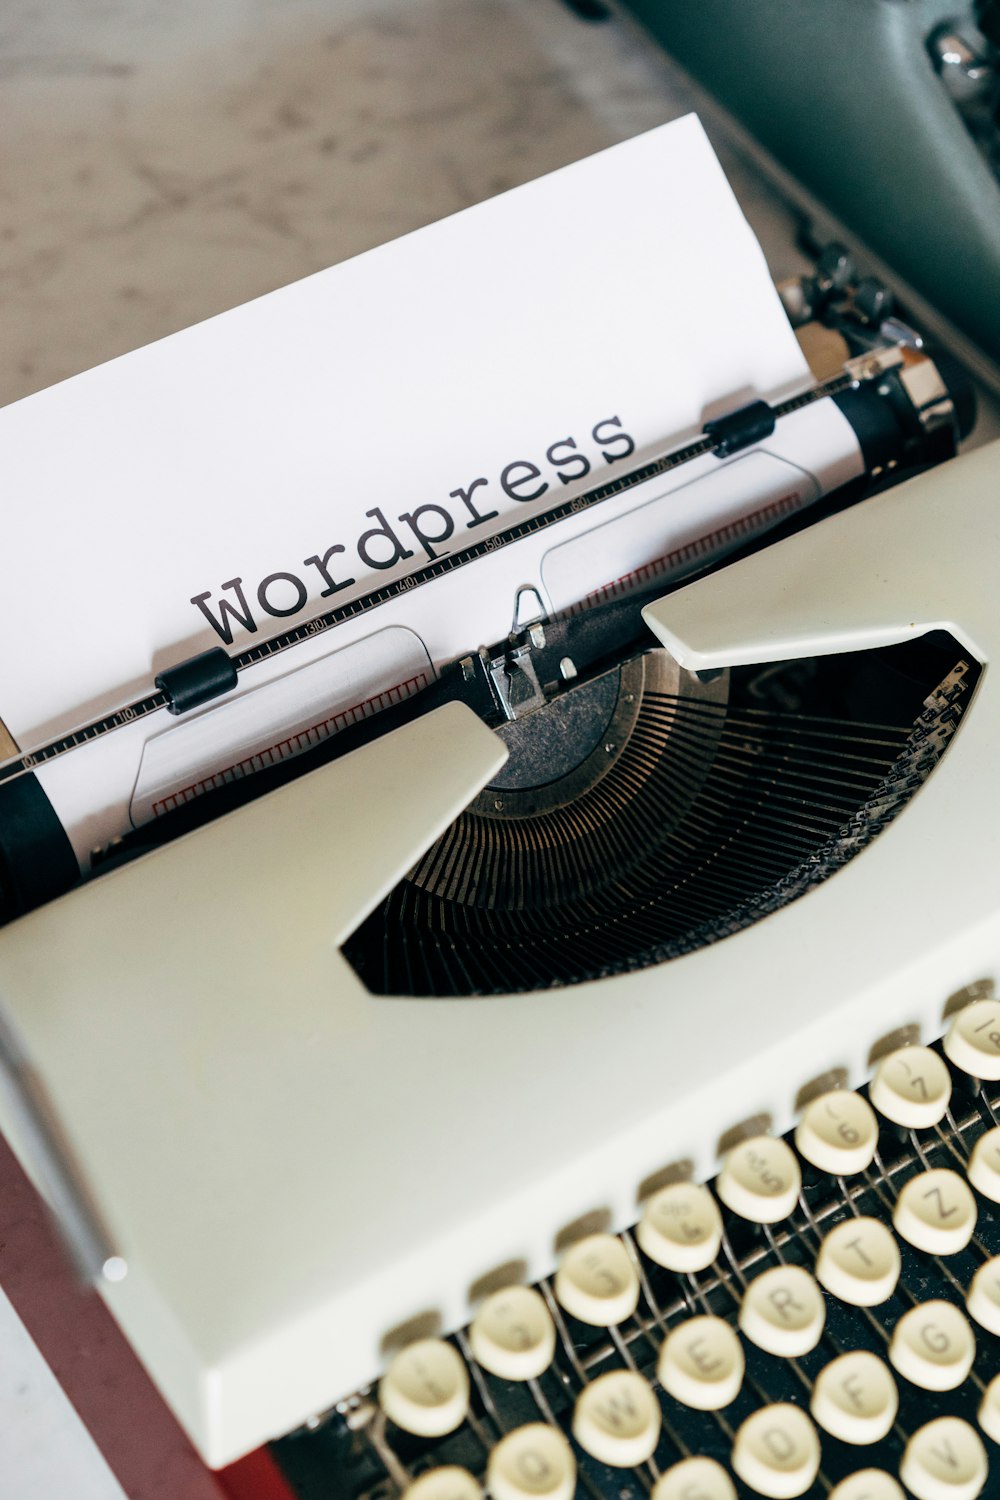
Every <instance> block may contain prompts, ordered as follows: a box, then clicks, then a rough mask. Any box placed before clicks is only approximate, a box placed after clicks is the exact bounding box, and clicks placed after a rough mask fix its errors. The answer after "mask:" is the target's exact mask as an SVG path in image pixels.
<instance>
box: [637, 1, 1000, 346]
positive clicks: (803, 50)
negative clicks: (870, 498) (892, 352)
mask: <svg viewBox="0 0 1000 1500" xmlns="http://www.w3.org/2000/svg"><path fill="white" fill-rule="evenodd" d="M624 8H626V9H628V10H631V11H633V12H634V13H635V15H636V16H637V17H638V19H639V20H640V21H641V22H642V24H643V25H644V26H645V27H647V28H648V29H649V31H650V32H651V33H652V34H653V35H654V36H655V37H656V38H657V39H658V40H659V41H660V42H661V43H662V44H663V46H664V47H665V48H666V49H667V50H668V52H669V53H670V54H671V55H672V57H674V58H675V59H676V60H677V61H678V62H679V63H680V64H681V65H682V66H683V67H684V68H685V69H686V70H688V71H689V72H690V74H691V75H692V76H693V77H694V78H695V79H697V80H698V81H699V83H700V84H701V85H703V86H704V87H705V88H706V89H707V90H708V91H709V94H710V95H711V96H712V98H714V99H715V100H717V101H719V103H720V104H721V105H722V106H723V107H724V108H725V109H726V110H727V111H729V112H730V114H731V117H732V118H733V119H734V120H736V121H738V122H739V123H740V125H741V126H743V127H745V128H746V129H748V130H749V132H750V134H751V136H752V138H753V141H754V142H755V143H756V144H757V146H759V147H763V148H764V150H765V151H766V152H768V153H769V154H770V156H771V157H772V158H773V159H774V161H776V162H777V163H778V164H779V165H780V168H782V169H784V171H785V173H790V174H791V178H792V179H793V180H794V183H795V184H797V185H800V187H801V188H804V189H806V190H807V192H808V193H810V194H811V195H812V198H813V207H819V206H820V205H822V208H821V210H820V211H821V214H824V215H825V214H827V213H832V214H833V215H835V216H836V218H837V219H838V220H839V221H840V222H841V223H842V224H843V225H844V226H845V227H846V228H847V229H848V231H849V232H850V233H851V234H852V235H853V236H856V237H857V238H858V239H859V240H860V241H862V242H863V243H864V244H865V245H866V246H867V247H868V249H869V250H870V251H871V252H873V253H874V255H875V256H877V257H878V259H879V261H880V262H881V268H882V270H883V271H885V272H886V273H887V274H889V275H890V276H892V277H893V278H898V279H899V280H900V281H901V282H903V283H905V284H906V285H907V287H908V288H909V289H910V291H911V293H912V292H916V293H918V294H919V295H920V296H921V297H922V298H924V299H926V303H927V304H928V307H929V308H933V309H934V310H935V312H936V313H937V314H938V315H944V316H945V317H946V318H947V319H948V320H949V321H950V322H951V323H952V325H953V326H954V327H955V328H958V329H961V330H962V332H963V334H964V336H965V338H966V339H967V340H968V341H969V344H970V345H971V346H973V347H974V348H975V349H978V350H979V351H980V353H981V354H985V355H986V356H987V357H988V358H989V359H990V360H992V361H994V362H995V361H996V359H997V358H998V355H1000V315H998V312H997V299H996V296H995V291H994V289H995V287H996V284H997V280H998V278H1000V246H998V243H997V233H996V225H997V219H998V216H1000V178H998V170H1000V8H998V7H997V4H996V0H845V3H844V4H842V5H836V6H819V5H801V4H799V3H798V0H755V3H754V4H753V5H745V4H742V3H740V0H703V3H701V4H698V5H670V4H667V3H664V0H624ZM820 77H821V78H822V120H820V119H819V118H818V116H817V108H816V105H817V96H816V81H817V79H818V78H820ZM794 191H795V190H794V189H793V192H794ZM890 268H891V270H890ZM973 357H974V356H973Z"/></svg>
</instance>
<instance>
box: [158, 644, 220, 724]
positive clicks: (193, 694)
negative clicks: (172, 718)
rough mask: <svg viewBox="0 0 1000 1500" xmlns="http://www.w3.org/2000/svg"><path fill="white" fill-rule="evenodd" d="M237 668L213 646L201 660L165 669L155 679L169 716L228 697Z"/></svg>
mask: <svg viewBox="0 0 1000 1500" xmlns="http://www.w3.org/2000/svg"><path fill="white" fill-rule="evenodd" d="M236 682H237V673H236V666H235V664H234V663H233V662H232V661H231V660H230V658H229V657H228V656H227V655H226V653H225V652H224V651H223V649H222V647H221V646H213V647H212V649H211V650H210V651H203V652H202V653H201V655H200V656H189V657H188V659H187V661H182V662H178V663H177V666H176V667H168V668H167V670H166V671H165V672H161V673H160V675H159V677H157V679H156V686H157V687H158V688H159V690H160V692H161V693H162V694H163V696H164V697H165V698H166V700H167V707H168V708H169V710H170V712H171V713H172V714H186V713H188V712H189V710H190V709H192V708H198V707H199V706H200V705H201V704H202V703H208V702H210V701H211V699H213V698H221V697H222V694H223V693H231V692H232V690H233V688H234V687H235V686H236Z"/></svg>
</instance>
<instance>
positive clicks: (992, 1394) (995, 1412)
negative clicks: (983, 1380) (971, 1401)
mask: <svg viewBox="0 0 1000 1500" xmlns="http://www.w3.org/2000/svg"><path fill="white" fill-rule="evenodd" d="M979 1425H980V1427H981V1428H982V1429H983V1431H984V1432H985V1434H986V1436H987V1437H989V1438H992V1439H993V1441H994V1442H995V1443H1000V1375H994V1377H993V1379H992V1380H991V1381H990V1383H989V1385H988V1386H987V1387H986V1389H985V1391H984V1392H983V1399H982V1401H980V1403H979Z"/></svg>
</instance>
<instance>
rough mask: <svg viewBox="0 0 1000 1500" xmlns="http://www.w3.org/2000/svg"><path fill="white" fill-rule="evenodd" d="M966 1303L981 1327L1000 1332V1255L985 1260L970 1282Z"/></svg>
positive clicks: (971, 1316)
mask: <svg viewBox="0 0 1000 1500" xmlns="http://www.w3.org/2000/svg"><path fill="white" fill-rule="evenodd" d="M965 1305H966V1308H967V1309H968V1312H969V1317H970V1318H975V1320H976V1322H977V1323H978V1324H979V1326H980V1328H985V1329H987V1330H988V1331H989V1332H990V1333H996V1334H1000V1255H994V1256H993V1257H992V1259H991V1260H984V1261H983V1263H982V1265H981V1266H980V1267H979V1268H978V1270H977V1271H976V1274H975V1275H974V1276H973V1278H972V1280H971V1281H970V1282H969V1290H968V1291H967V1292H966V1294H965Z"/></svg>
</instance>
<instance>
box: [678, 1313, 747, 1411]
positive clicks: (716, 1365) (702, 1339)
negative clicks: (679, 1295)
mask: <svg viewBox="0 0 1000 1500" xmlns="http://www.w3.org/2000/svg"><path fill="white" fill-rule="evenodd" d="M745 1368H746V1361H745V1359H744V1356H743V1345H742V1344H741V1343H740V1340H739V1335H738V1334H737V1333H736V1332H735V1331H734V1330H733V1329H732V1328H730V1326H729V1324H728V1323H726V1322H725V1321H724V1320H723V1319H722V1318H715V1317H711V1316H709V1315H707V1314H705V1315H704V1316H699V1317H696V1318H687V1319H686V1320H685V1322H683V1323H678V1324H677V1326H676V1327H675V1328H672V1329H671V1330H670V1332H669V1333H668V1334H667V1336H666V1338H665V1339H664V1341H663V1344H662V1346H661V1348H660V1356H659V1359H658V1361H657V1365H656V1376H657V1379H658V1380H659V1382H660V1384H661V1385H662V1387H663V1389H664V1390H665V1391H667V1392H668V1393H669V1394H670V1395H671V1396H673V1398H674V1400H675V1401H680V1402H681V1403H682V1404H683V1405H684V1406H691V1407H693V1408H694V1409H695V1411H719V1410H721V1408H722V1407H723V1406H728V1405H729V1403H730V1402H731V1401H735V1400H736V1397H737V1396H738V1395H739V1393H740V1386H741V1385H742V1384H743V1371H744V1369H745Z"/></svg>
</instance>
